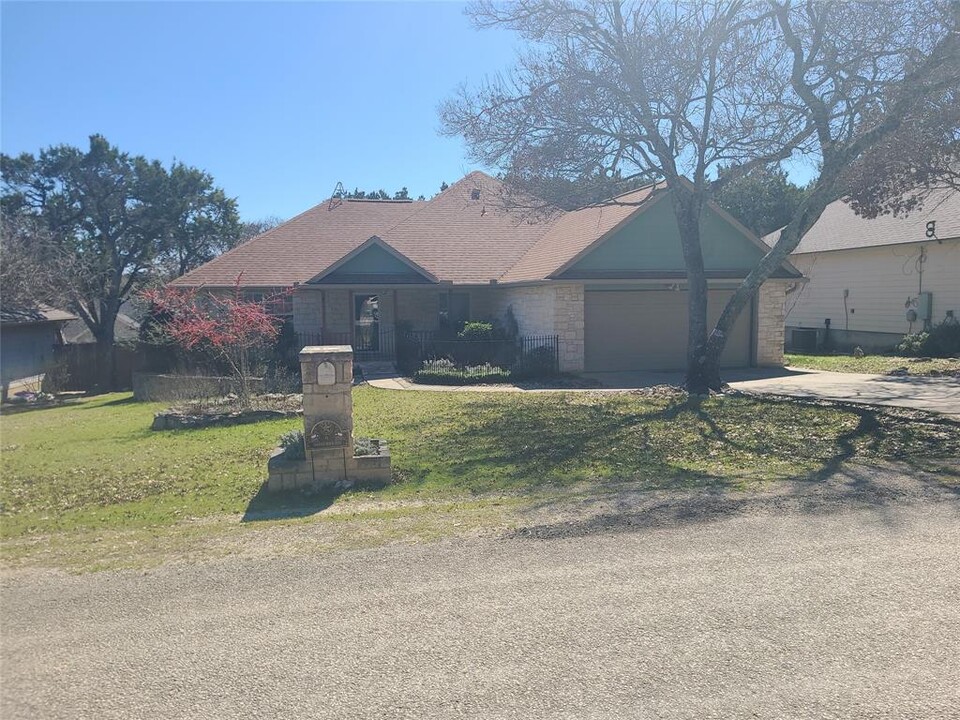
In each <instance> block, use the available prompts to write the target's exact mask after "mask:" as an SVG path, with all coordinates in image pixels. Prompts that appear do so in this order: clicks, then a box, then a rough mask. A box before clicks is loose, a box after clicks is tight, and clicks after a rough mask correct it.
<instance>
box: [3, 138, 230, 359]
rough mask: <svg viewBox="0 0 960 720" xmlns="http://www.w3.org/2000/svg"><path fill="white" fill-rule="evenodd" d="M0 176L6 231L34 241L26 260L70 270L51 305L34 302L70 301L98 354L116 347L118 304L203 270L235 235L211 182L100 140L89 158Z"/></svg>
mask: <svg viewBox="0 0 960 720" xmlns="http://www.w3.org/2000/svg"><path fill="white" fill-rule="evenodd" d="M0 171H2V174H3V185H2V194H0V210H2V213H3V216H4V222H5V224H13V225H14V226H16V227H18V228H20V229H21V231H22V232H23V233H30V237H25V239H24V242H22V243H21V245H20V247H21V249H23V251H24V254H25V256H26V257H31V258H33V259H35V260H39V261H41V262H44V261H45V260H43V258H56V261H57V262H58V263H60V264H61V265H60V267H61V268H64V269H65V270H64V271H59V272H60V273H61V274H60V276H59V278H58V280H59V282H58V284H57V293H56V294H51V296H50V297H49V298H48V299H45V298H44V297H41V296H42V295H43V294H44V293H43V292H41V291H42V290H43V286H42V285H41V286H39V287H37V291H38V292H37V293H35V295H36V299H37V301H38V302H42V301H46V302H58V301H60V300H62V299H65V300H66V303H67V305H68V307H69V308H70V309H71V310H73V311H74V312H76V313H77V314H78V315H79V316H80V317H81V318H82V319H83V321H84V322H85V323H86V325H87V326H88V327H89V328H90V330H91V332H92V333H93V335H94V337H95V338H96V339H97V342H98V344H100V345H101V346H106V347H109V346H110V345H112V344H113V339H114V322H115V320H116V316H117V313H118V312H119V309H120V305H121V304H122V303H123V302H124V300H126V299H127V298H129V297H130V295H131V294H132V293H133V292H134V291H135V290H136V289H137V288H138V287H140V286H142V285H143V284H144V283H146V282H147V281H148V280H149V279H151V278H158V277H159V278H163V279H166V278H169V277H172V276H177V275H180V274H182V273H184V272H186V271H187V270H189V269H191V268H193V267H196V266H197V265H199V264H202V263H204V262H206V261H207V260H209V259H211V258H212V257H213V256H214V255H216V254H218V253H219V252H221V251H223V250H224V249H227V248H228V247H231V246H232V245H233V244H235V242H236V240H237V238H238V235H239V221H238V217H237V210H236V203H235V201H234V200H233V199H231V198H228V197H226V195H225V194H224V192H223V191H222V190H221V189H219V188H217V187H215V186H214V184H213V179H212V178H211V177H210V175H208V174H207V173H205V172H203V171H201V170H198V169H196V168H192V167H188V166H187V165H184V164H183V163H180V162H174V163H173V164H172V165H171V166H170V167H169V168H166V167H164V166H163V165H162V164H161V163H160V162H159V161H156V160H152V161H151V160H147V159H146V158H144V157H142V156H139V155H130V154H128V153H125V152H123V151H121V150H120V149H118V148H117V147H116V146H114V145H111V144H110V143H109V142H108V141H107V140H106V138H104V137H103V136H101V135H93V136H91V137H90V144H89V147H88V148H87V149H86V150H83V149H80V148H76V147H72V146H69V145H58V146H54V147H49V148H46V149H43V150H41V151H40V153H39V154H38V155H33V154H30V153H24V154H21V155H19V156H16V157H10V156H7V155H3V156H0ZM31 238H32V239H31ZM8 260H9V259H8V258H6V257H5V261H8ZM23 281H24V282H28V283H29V282H32V278H23ZM4 294H6V288H5V289H4ZM54 295H58V296H56V297H55V296H54Z"/></svg>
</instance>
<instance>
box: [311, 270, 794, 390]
mask: <svg viewBox="0 0 960 720" xmlns="http://www.w3.org/2000/svg"><path fill="white" fill-rule="evenodd" d="M790 282H792V281H790ZM790 282H788V281H781V280H771V281H768V282H766V283H764V284H763V285H762V286H761V288H760V291H759V293H758V297H757V333H756V349H755V358H756V364H757V365H760V366H779V365H782V364H783V340H784V299H785V292H786V288H787V286H788V285H789V284H790ZM448 291H449V290H447V289H440V288H400V289H395V290H393V289H391V290H382V291H381V292H380V298H381V300H380V303H381V318H380V322H381V327H382V328H384V329H392V328H393V327H394V326H395V323H396V322H397V321H401V322H407V323H409V324H410V326H411V327H412V329H414V330H423V331H430V330H436V329H437V327H438V317H439V300H438V298H439V295H440V293H443V292H448ZM370 292H376V290H375V289H371V290H370ZM453 292H468V293H469V295H470V317H471V319H476V320H480V319H491V320H498V321H501V322H502V321H503V320H504V319H505V318H506V315H507V311H508V308H512V310H513V315H514V318H515V319H516V321H517V326H518V331H519V334H520V335H521V336H526V337H530V336H536V335H557V336H558V337H559V351H560V371H561V372H565V373H575V372H582V371H583V369H584V354H585V348H584V287H583V284H582V283H571V282H565V283H561V282H552V283H549V284H541V285H527V286H491V287H489V288H486V287H484V288H470V289H454V290H453ZM351 303H352V300H351V291H350V290H349V289H338V288H334V289H327V288H325V289H324V290H322V291H318V290H313V289H302V290H298V292H296V293H295V294H294V322H295V326H296V327H297V330H298V331H301V332H304V331H305V332H319V329H320V328H321V327H323V328H325V329H326V330H328V331H330V332H334V333H342V334H348V333H350V332H351V329H352V327H351V326H352V310H351Z"/></svg>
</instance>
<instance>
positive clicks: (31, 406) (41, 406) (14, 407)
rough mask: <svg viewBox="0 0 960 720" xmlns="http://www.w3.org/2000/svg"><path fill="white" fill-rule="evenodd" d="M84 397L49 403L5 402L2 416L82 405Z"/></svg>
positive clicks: (1, 409) (1, 410)
mask: <svg viewBox="0 0 960 720" xmlns="http://www.w3.org/2000/svg"><path fill="white" fill-rule="evenodd" d="M82 399H83V398H75V399H74V398H71V399H70V400H63V401H60V402H49V403H4V404H3V406H2V407H0V417H6V416H7V415H22V414H24V413H37V412H42V411H43V410H61V409H63V408H69V407H81V400H82Z"/></svg>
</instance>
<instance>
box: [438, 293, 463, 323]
mask: <svg viewBox="0 0 960 720" xmlns="http://www.w3.org/2000/svg"><path fill="white" fill-rule="evenodd" d="M469 319H470V294H469V293H462V292H445V293H440V329H441V330H451V331H453V332H459V331H460V329H461V328H462V327H463V324H464V323H465V322H466V321H467V320H469Z"/></svg>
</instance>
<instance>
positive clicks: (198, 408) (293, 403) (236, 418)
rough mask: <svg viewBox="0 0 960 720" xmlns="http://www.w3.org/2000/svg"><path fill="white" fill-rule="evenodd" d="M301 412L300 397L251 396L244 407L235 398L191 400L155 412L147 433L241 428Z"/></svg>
mask: <svg viewBox="0 0 960 720" xmlns="http://www.w3.org/2000/svg"><path fill="white" fill-rule="evenodd" d="M302 413H303V396H302V395H280V394H272V395H255V396H254V397H252V398H251V399H250V403H249V404H244V403H242V402H241V401H240V398H239V397H238V396H236V395H227V396H225V397H222V398H214V399H210V398H205V399H202V400H191V401H189V402H187V403H183V404H181V405H175V406H173V407H171V408H168V409H166V410H163V411H162V412H158V413H157V414H156V415H154V417H153V424H152V425H151V426H150V429H151V430H180V429H197V428H205V427H212V426H216V425H221V426H222V425H245V424H247V423H255V422H262V421H264V420H277V419H282V418H287V417H294V416H297V415H301V414H302Z"/></svg>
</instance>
